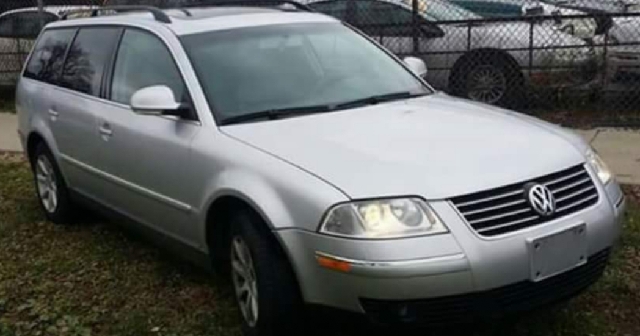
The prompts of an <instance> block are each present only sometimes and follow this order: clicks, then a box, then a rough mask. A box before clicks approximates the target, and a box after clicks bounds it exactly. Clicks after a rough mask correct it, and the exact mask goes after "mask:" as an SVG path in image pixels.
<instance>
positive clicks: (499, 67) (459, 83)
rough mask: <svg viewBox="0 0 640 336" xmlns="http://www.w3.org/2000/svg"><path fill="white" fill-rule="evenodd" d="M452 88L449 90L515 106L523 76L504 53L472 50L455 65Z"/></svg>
mask: <svg viewBox="0 0 640 336" xmlns="http://www.w3.org/2000/svg"><path fill="white" fill-rule="evenodd" d="M483 80H486V81H487V82H483ZM491 88H495V89H491ZM452 89H453V94H454V95H456V96H459V97H463V98H467V99H471V100H475V101H479V102H483V103H486V104H492V105H498V106H502V107H516V106H517V105H518V103H520V101H521V99H522V98H523V97H524V92H523V90H524V80H523V77H522V73H521V71H520V69H519V68H518V67H517V66H516V65H514V64H511V62H509V61H508V60H506V59H504V56H500V55H499V54H491V53H486V54H476V55H474V56H470V57H468V58H467V60H465V61H464V63H463V64H462V65H460V66H459V68H458V69H456V71H455V73H454V76H453V80H452Z"/></svg>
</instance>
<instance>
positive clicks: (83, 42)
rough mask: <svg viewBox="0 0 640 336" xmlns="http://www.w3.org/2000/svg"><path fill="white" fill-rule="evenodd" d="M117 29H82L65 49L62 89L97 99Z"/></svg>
mask: <svg viewBox="0 0 640 336" xmlns="http://www.w3.org/2000/svg"><path fill="white" fill-rule="evenodd" d="M119 33H120V29H118V28H82V29H80V31H79V32H78V36H77V37H76V39H75V40H74V41H73V44H72V45H71V47H70V48H69V52H68V54H67V59H66V61H65V64H64V69H63V71H62V78H61V84H62V86H64V87H66V88H69V89H72V90H76V91H79V92H82V93H86V94H90V95H94V96H99V95H100V87H101V83H102V76H103V73H104V69H105V67H106V65H107V62H108V60H109V59H111V55H112V51H113V48H114V47H115V43H116V40H117V38H118V36H119Z"/></svg>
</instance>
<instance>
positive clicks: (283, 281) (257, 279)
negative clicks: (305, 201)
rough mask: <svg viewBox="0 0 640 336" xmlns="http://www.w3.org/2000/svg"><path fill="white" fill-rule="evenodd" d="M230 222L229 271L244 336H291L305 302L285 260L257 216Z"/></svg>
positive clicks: (242, 216) (234, 218) (246, 215)
mask: <svg viewBox="0 0 640 336" xmlns="http://www.w3.org/2000/svg"><path fill="white" fill-rule="evenodd" d="M231 220H232V222H231V235H230V236H231V237H230V242H229V244H228V246H229V262H230V264H229V265H230V266H229V269H230V273H231V280H232V283H233V287H234V291H235V294H236V302H237V304H238V308H239V310H240V313H241V316H242V329H243V332H244V334H245V335H248V336H275V335H286V334H291V333H292V332H294V331H295V330H296V327H297V322H298V320H299V318H300V310H301V308H302V300H301V298H300V295H299V290H298V285H297V282H296V280H295V276H294V274H293V271H292V269H291V267H290V266H289V263H288V260H287V258H286V256H285V255H284V253H283V252H282V251H281V249H280V248H279V246H277V242H276V241H275V240H274V239H273V237H271V236H270V233H269V232H268V231H267V229H266V225H265V224H264V223H262V221H260V220H259V219H258V218H257V216H254V215H252V214H249V213H238V214H237V215H234V216H232V218H231Z"/></svg>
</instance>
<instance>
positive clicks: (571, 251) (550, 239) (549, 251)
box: [527, 224, 587, 281]
mask: <svg viewBox="0 0 640 336" xmlns="http://www.w3.org/2000/svg"><path fill="white" fill-rule="evenodd" d="M527 247H528V249H529V262H530V267H531V280H533V281H540V280H544V279H546V278H549V277H552V276H554V275H556V274H560V273H563V272H565V271H568V270H570V269H572V268H575V267H577V266H580V265H583V264H585V263H586V262H587V226H586V225H585V224H580V225H576V226H573V227H571V228H569V229H566V230H563V231H560V232H556V233H553V234H550V235H547V236H542V237H537V238H532V239H529V240H528V241H527Z"/></svg>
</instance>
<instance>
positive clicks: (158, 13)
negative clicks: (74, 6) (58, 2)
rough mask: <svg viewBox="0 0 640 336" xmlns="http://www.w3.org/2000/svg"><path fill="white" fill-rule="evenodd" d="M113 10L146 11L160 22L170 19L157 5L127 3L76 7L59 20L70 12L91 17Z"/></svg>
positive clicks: (69, 13) (166, 21)
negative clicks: (85, 7)
mask: <svg viewBox="0 0 640 336" xmlns="http://www.w3.org/2000/svg"><path fill="white" fill-rule="evenodd" d="M110 10H111V11H115V12H132V11H147V12H149V13H151V14H152V15H153V18H154V19H155V20H156V21H158V22H162V23H171V19H170V18H169V16H168V15H167V14H166V13H165V12H163V11H162V10H160V9H159V8H157V7H153V6H128V5H123V6H105V7H97V8H92V9H78V10H72V11H69V12H66V13H65V14H64V15H63V16H62V18H61V20H66V19H67V18H68V16H69V15H72V14H81V13H90V14H91V17H96V16H100V15H99V13H100V12H102V11H110Z"/></svg>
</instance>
